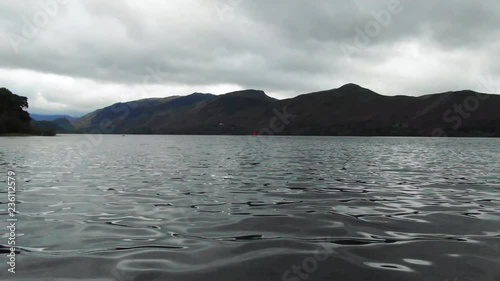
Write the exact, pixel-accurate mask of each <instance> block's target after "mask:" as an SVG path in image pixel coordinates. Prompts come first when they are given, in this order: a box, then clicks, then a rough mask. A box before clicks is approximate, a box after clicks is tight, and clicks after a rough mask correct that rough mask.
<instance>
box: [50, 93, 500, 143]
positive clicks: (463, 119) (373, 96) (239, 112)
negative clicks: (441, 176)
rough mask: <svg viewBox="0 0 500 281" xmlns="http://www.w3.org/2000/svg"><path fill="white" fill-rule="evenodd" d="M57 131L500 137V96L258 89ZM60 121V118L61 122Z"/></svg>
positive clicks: (160, 101) (170, 100)
mask: <svg viewBox="0 0 500 281" xmlns="http://www.w3.org/2000/svg"><path fill="white" fill-rule="evenodd" d="M70 121H71V124H72V126H74V128H69V127H68V124H60V125H64V126H66V129H64V130H62V129H58V130H57V131H58V132H65V130H66V131H67V130H68V129H70V130H69V131H70V132H82V133H106V134H209V135H213V134H217V135H219V134H220V135H248V134H259V135H319V136H321V135H325V136H326V135H328V136H350V135H352V136H481V137H499V136H500V95H492V94H483V93H477V92H474V91H468V90H466V91H456V92H445V93H439V94H431V95H424V96H420V97H412V96H384V95H380V94H378V93H375V92H373V91H371V90H369V89H366V88H363V87H361V86H358V85H355V84H347V85H344V86H342V87H340V88H337V89H332V90H327V91H321V92H314V93H309V94H304V95H300V96H297V97H294V98H290V99H284V100H278V99H275V98H272V97H269V96H267V95H266V94H265V93H264V92H263V91H259V90H243V91H237V92H231V93H227V94H224V95H212V94H204V93H194V94H191V95H188V96H173V97H166V98H154V99H144V100H137V101H131V102H127V103H117V104H114V105H111V106H108V107H105V108H102V109H99V110H96V111H94V112H91V113H89V114H87V115H85V116H83V117H80V118H76V119H73V120H70ZM58 122H59V123H61V122H62V121H61V120H60V119H59V121H58Z"/></svg>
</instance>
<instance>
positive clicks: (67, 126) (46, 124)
mask: <svg viewBox="0 0 500 281" xmlns="http://www.w3.org/2000/svg"><path fill="white" fill-rule="evenodd" d="M31 123H32V124H33V126H35V127H37V128H40V129H44V130H52V131H54V132H56V133H65V134H76V133H80V131H79V130H77V129H76V128H75V127H74V126H73V124H71V122H70V121H69V120H68V119H66V118H59V119H56V120H52V121H35V120H33V121H32V122H31Z"/></svg>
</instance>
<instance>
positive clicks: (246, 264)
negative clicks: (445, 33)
mask: <svg viewBox="0 0 500 281" xmlns="http://www.w3.org/2000/svg"><path fill="white" fill-rule="evenodd" d="M11 169H12V170H14V171H15V172H16V173H17V176H16V180H17V200H18V202H17V211H18V212H19V213H18V214H17V218H18V223H17V229H16V232H17V237H16V239H17V242H18V245H19V249H18V254H17V260H16V272H17V273H16V274H15V275H14V274H11V273H9V272H7V269H8V265H7V264H6V262H7V257H6V255H7V253H8V252H9V250H8V249H7V248H6V246H5V245H6V244H7V241H8V234H5V235H3V236H1V237H0V244H2V245H3V246H1V248H0V280H37V281H38V280H126V281H132V280H134V281H142V280H186V281H187V280H190V281H192V280H195V281H196V280H277V281H278V280H290V281H298V280H330V281H331V280H342V281H345V280H370V281H375V280H384V281H388V280H398V281H399V280H440V281H444V280H449V281H455V280H457V281H466V280H481V281H486V280H495V281H498V280H500V140H499V139H452V138H441V139H439V138H436V139H431V138H354V137H353V138H340V137H243V136H227V137H226V136H92V137H91V140H89V139H88V138H87V137H85V136H81V135H63V136H58V137H54V138H43V137H19V138H16V137H9V138H0V172H1V173H2V178H1V180H0V184H2V185H4V187H2V188H1V189H0V190H1V193H0V215H1V216H0V220H1V221H2V222H1V223H0V225H7V219H8V215H7V193H6V192H7V191H6V190H7V183H6V181H7V175H6V173H7V170H11ZM3 229H4V231H5V232H6V231H7V229H6V228H3ZM4 231H0V235H2V234H3V233H4Z"/></svg>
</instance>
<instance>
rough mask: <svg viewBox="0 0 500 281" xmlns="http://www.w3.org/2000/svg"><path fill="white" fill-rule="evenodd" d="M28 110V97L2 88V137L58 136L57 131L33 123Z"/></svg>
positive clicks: (0, 124)
mask: <svg viewBox="0 0 500 281" xmlns="http://www.w3.org/2000/svg"><path fill="white" fill-rule="evenodd" d="M27 109H28V98H27V97H23V96H18V95H16V94H13V93H12V92H11V91H9V90H8V89H6V88H0V136H55V135H56V131H55V130H53V129H51V128H48V127H45V126H43V124H41V123H40V122H35V121H33V120H32V119H31V116H30V114H29V113H28V112H27V111H26V110H27ZM39 123H40V124H39ZM40 125H41V126H40Z"/></svg>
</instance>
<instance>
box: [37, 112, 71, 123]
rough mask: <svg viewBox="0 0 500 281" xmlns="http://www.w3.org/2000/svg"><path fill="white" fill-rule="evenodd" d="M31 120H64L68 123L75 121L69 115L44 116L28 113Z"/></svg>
mask: <svg viewBox="0 0 500 281" xmlns="http://www.w3.org/2000/svg"><path fill="white" fill-rule="evenodd" d="M30 116H31V119H33V120H35V121H54V120H56V119H60V118H64V119H67V120H69V121H71V120H74V119H76V117H72V116H69V115H44V114H36V113H30Z"/></svg>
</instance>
